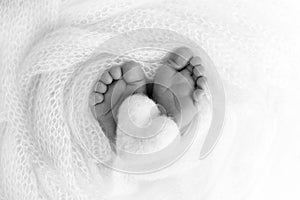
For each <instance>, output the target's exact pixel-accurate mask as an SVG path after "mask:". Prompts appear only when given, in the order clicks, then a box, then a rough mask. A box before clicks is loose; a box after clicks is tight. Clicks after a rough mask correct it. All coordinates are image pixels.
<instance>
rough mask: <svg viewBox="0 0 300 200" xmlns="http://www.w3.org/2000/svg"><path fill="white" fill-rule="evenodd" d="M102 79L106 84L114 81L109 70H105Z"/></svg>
mask: <svg viewBox="0 0 300 200" xmlns="http://www.w3.org/2000/svg"><path fill="white" fill-rule="evenodd" d="M100 80H101V81H102V82H103V83H105V84H111V82H112V81H113V79H112V77H111V76H110V74H109V73H108V71H105V72H103V74H102V76H101V79H100Z"/></svg>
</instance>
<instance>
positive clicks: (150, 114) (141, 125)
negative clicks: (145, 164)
mask: <svg viewBox="0 0 300 200" xmlns="http://www.w3.org/2000/svg"><path fill="white" fill-rule="evenodd" d="M177 136H179V128H178V126H177V125H176V123H175V122H174V121H173V120H171V119H170V118H168V117H166V116H163V115H161V113H160V111H159V109H158V107H157V105H156V104H155V102H154V101H152V100H151V99H150V98H148V97H147V96H145V95H140V94H135V95H133V96H130V97H128V98H127V99H126V100H125V101H124V102H123V103H122V105H121V106H120V108H119V113H118V128H117V149H119V150H122V151H126V152H130V153H151V152H155V151H159V150H161V149H163V148H164V147H166V146H167V145H168V144H169V143H171V142H172V141H173V140H174V139H175V138H176V137H177Z"/></svg>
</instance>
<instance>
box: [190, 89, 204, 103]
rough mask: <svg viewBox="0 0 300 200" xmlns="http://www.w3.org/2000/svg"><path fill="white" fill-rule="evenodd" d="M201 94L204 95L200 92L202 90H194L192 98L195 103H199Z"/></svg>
mask: <svg viewBox="0 0 300 200" xmlns="http://www.w3.org/2000/svg"><path fill="white" fill-rule="evenodd" d="M203 94H204V90H202V89H196V90H195V91H194V93H193V98H194V100H195V101H199V100H200V97H201V95H203Z"/></svg>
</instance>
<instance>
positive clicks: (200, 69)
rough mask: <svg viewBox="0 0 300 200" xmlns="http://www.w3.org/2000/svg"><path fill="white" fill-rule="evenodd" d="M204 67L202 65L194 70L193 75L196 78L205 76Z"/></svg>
mask: <svg viewBox="0 0 300 200" xmlns="http://www.w3.org/2000/svg"><path fill="white" fill-rule="evenodd" d="M203 72H204V67H203V66H202V65H199V66H195V67H194V68H193V75H194V76H196V77H199V76H203Z"/></svg>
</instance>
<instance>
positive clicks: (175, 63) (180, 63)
mask: <svg viewBox="0 0 300 200" xmlns="http://www.w3.org/2000/svg"><path fill="white" fill-rule="evenodd" d="M192 57H193V52H192V50H191V49H189V48H187V47H179V48H177V49H175V50H174V51H173V52H171V53H169V54H168V55H167V56H166V58H165V61H166V62H167V63H169V64H171V66H172V67H173V68H175V69H176V70H180V69H182V68H184V67H185V66H186V65H187V64H188V63H189V61H190V60H191V59H192Z"/></svg>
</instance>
